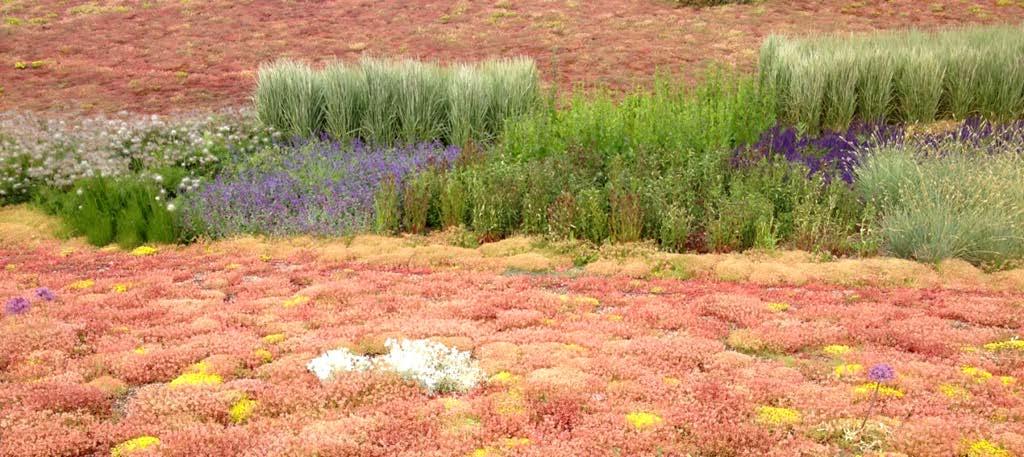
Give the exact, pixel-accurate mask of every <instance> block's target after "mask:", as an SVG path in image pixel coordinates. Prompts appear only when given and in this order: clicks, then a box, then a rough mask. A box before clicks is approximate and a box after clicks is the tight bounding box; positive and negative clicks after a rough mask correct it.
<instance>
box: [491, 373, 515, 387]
mask: <svg viewBox="0 0 1024 457" xmlns="http://www.w3.org/2000/svg"><path fill="white" fill-rule="evenodd" d="M514 380H515V376H513V375H512V373H509V372H507V371H499V372H497V373H495V374H494V376H491V379H489V380H488V381H490V382H491V383H494V384H510V383H512V382H513V381H514Z"/></svg>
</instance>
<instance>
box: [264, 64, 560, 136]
mask: <svg viewBox="0 0 1024 457" xmlns="http://www.w3.org/2000/svg"><path fill="white" fill-rule="evenodd" d="M538 81H539V76H538V74H537V69H536V66H535V64H534V62H533V61H532V60H530V59H527V58H512V59H499V60H489V61H485V62H482V63H479V64H459V65H455V66H452V67H442V66H438V65H435V64H432V63H425V62H419V61H416V60H409V59H406V60H387V59H376V58H363V59H361V60H360V61H359V62H358V64H355V65H351V64H344V63H332V64H329V65H327V66H326V67H325V68H324V69H323V70H322V71H314V70H312V69H311V68H310V67H309V66H308V65H305V64H301V63H296V62H292V61H289V60H281V61H279V62H277V63H275V64H272V65H264V66H262V67H260V71H259V76H258V81H257V87H256V92H255V95H254V96H253V99H254V103H255V105H256V109H257V112H258V114H259V119H260V120H261V121H262V122H264V123H265V124H267V125H270V126H273V127H275V128H277V129H279V130H281V131H283V132H286V133H289V134H292V135H300V136H304V137H307V138H308V137H312V136H315V135H317V134H320V133H322V132H326V133H329V134H331V135H332V136H333V137H335V138H337V139H349V138H352V137H358V138H362V139H364V140H366V141H368V142H372V143H382V144H393V143H396V142H404V143H413V142H418V141H425V140H443V141H445V142H448V143H449V144H458V145H464V144H466V143H467V142H469V141H471V140H473V141H490V140H492V139H494V138H495V137H496V136H497V134H498V133H499V132H500V131H501V129H502V128H503V127H504V124H505V120H506V119H508V118H511V117H515V116H519V115H522V114H526V113H528V112H530V111H532V110H534V109H536V107H537V106H538V102H539V100H540V98H539V85H538Z"/></svg>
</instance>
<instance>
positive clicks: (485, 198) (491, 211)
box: [466, 162, 522, 241]
mask: <svg viewBox="0 0 1024 457" xmlns="http://www.w3.org/2000/svg"><path fill="white" fill-rule="evenodd" d="M520 171H521V169H520V168H519V167H518V166H514V165H511V164H505V163H500V162H496V163H493V164H487V165H486V166H482V167H477V168H474V169H471V170H470V171H469V172H468V173H467V176H466V178H467V184H468V191H469V201H470V204H469V212H470V224H471V226H472V228H473V231H474V232H476V233H477V234H479V235H480V236H481V238H482V239H483V240H486V241H491V240H497V239H501V238H504V237H506V236H508V235H511V234H512V233H513V232H514V231H515V230H516V229H518V228H519V226H520V223H521V221H522V204H521V201H522V179H521V174H520Z"/></svg>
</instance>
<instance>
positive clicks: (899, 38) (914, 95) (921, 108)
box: [759, 25, 1024, 130]
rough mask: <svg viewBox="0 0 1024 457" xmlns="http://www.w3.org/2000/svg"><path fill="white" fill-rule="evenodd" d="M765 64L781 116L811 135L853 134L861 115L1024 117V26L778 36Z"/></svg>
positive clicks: (765, 79) (764, 53) (768, 46)
mask: <svg viewBox="0 0 1024 457" xmlns="http://www.w3.org/2000/svg"><path fill="white" fill-rule="evenodd" d="M759 66H760V74H761V82H762V85H763V87H765V88H766V89H767V90H769V91H771V92H772V93H773V94H774V95H775V97H776V101H777V104H776V112H777V113H778V114H779V115H780V116H781V117H782V118H783V120H785V121H786V122H788V123H792V124H800V125H804V126H807V127H809V128H810V129H812V130H814V129H815V128H816V127H817V126H819V125H822V126H827V127H830V128H833V129H842V128H846V127H847V126H848V125H849V124H850V122H852V121H853V119H854V117H859V118H861V119H862V120H865V121H869V122H878V121H911V122H930V121H934V120H936V119H943V118H955V119H962V118H966V117H968V116H971V115H974V114H981V115H984V116H986V117H988V118H991V119H995V120H1005V119H1009V118H1013V117H1015V116H1018V115H1020V114H1021V113H1022V111H1024V28H1022V27H1021V26H1010V25H1002V26H983V27H968V28H956V29H949V30H944V31H938V32H929V33H926V32H921V31H916V30H905V31H894V32H883V33H876V34H870V35H860V36H824V37H808V38H787V37H782V36H776V35H773V36H769V37H768V39H767V40H765V42H764V44H763V45H762V47H761V56H760V60H759ZM823 94H824V95H823ZM822 99H824V103H823V102H822ZM851 105H855V106H851ZM851 112H852V113H854V115H853V116H851Z"/></svg>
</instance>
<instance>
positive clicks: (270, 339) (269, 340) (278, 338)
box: [263, 333, 285, 344]
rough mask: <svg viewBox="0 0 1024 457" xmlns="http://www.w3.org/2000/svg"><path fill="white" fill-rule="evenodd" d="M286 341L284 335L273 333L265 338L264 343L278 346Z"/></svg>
mask: <svg viewBox="0 0 1024 457" xmlns="http://www.w3.org/2000/svg"><path fill="white" fill-rule="evenodd" d="M284 340H285V336H284V333H271V334H269V335H267V336H264V337H263V342H264V343H266V344H277V343H280V342H282V341H284Z"/></svg>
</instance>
